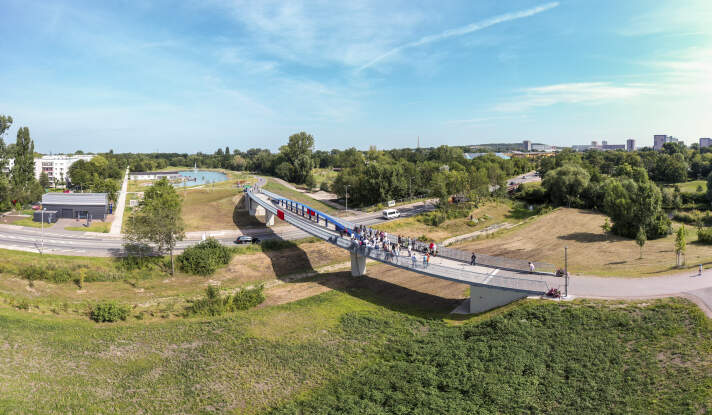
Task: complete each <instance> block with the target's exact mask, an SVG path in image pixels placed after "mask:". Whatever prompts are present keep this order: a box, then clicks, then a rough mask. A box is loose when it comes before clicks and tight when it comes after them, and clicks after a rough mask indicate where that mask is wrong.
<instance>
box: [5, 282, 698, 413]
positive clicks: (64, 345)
mask: <svg viewBox="0 0 712 415" xmlns="http://www.w3.org/2000/svg"><path fill="white" fill-rule="evenodd" d="M477 321H478V322H477V323H465V324H462V325H460V326H456V327H452V326H447V325H446V324H444V323H443V322H442V321H440V320H438V319H422V318H416V317H413V316H410V315H409V314H406V313H402V312H399V311H396V310H393V309H390V308H389V307H387V306H383V305H379V303H378V302H377V301H372V300H371V299H370V298H369V297H368V296H367V295H364V294H363V293H356V292H353V293H352V292H338V291H331V292H328V293H324V294H321V295H319V296H315V297H311V298H308V299H305V300H301V301H298V302H295V303H291V304H286V305H281V306H275V307H263V308H259V309H253V310H248V311H242V312H237V313H235V314H233V315H231V316H230V317H225V318H213V319H198V320H194V319H190V320H177V321H172V322H160V323H151V324H146V323H144V322H135V321H134V322H129V321H127V322H124V323H116V324H115V325H113V326H108V325H102V326H97V325H96V324H94V323H90V322H76V321H61V320H59V319H56V318H51V317H42V316H36V317H32V316H28V315H27V313H24V312H20V311H14V310H7V309H1V310H0V345H2V344H4V345H5V346H6V347H4V348H0V350H2V351H0V355H2V358H3V366H2V367H3V369H2V373H4V379H5V381H4V382H0V412H29V411H31V412H34V413H70V412H72V413H80V412H86V413H93V412H107V411H110V412H117V413H175V412H181V413H205V412H238V413H259V412H263V411H264V410H266V409H269V407H274V406H275V405H277V406H279V409H277V410H275V412H276V413H295V412H298V411H297V410H301V411H303V412H301V413H335V414H336V413H338V414H343V413H354V414H356V413H375V412H378V413H453V412H463V413H466V412H467V413H470V412H471V413H475V412H483V413H484V412H487V413H522V412H527V413H543V412H546V413H601V412H624V413H640V414H648V413H706V412H708V411H709V410H710V409H711V408H710V406H709V405H710V398H711V396H710V391H711V390H712V383H711V380H710V379H711V378H710V370H711V369H712V367H711V355H710V353H709V350H710V347H712V335H711V331H710V323H709V320H707V319H706V318H705V317H704V316H703V315H702V313H701V312H700V311H699V310H698V309H697V308H696V307H695V306H694V305H692V304H691V303H689V302H687V301H684V300H657V301H652V302H650V303H649V304H639V305H631V306H623V305H620V304H612V303H600V302H591V303H574V304H571V303H566V304H564V303H554V302H533V303H525V304H523V305H520V306H517V307H515V308H513V309H512V310H511V311H508V312H504V313H499V314H498V315H496V316H495V317H492V318H488V317H482V316H481V317H479V318H478V319H477ZM28 391H32V393H28ZM295 398H297V399H299V400H298V401H297V402H294V401H293V399H295Z"/></svg>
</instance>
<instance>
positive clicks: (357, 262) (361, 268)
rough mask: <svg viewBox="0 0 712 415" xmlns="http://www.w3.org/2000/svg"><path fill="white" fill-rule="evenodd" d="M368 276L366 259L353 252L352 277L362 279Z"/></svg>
mask: <svg viewBox="0 0 712 415" xmlns="http://www.w3.org/2000/svg"><path fill="white" fill-rule="evenodd" d="M364 274H366V257H365V256H364V255H361V254H359V253H358V252H354V251H351V276H352V277H360V276H362V275H364Z"/></svg>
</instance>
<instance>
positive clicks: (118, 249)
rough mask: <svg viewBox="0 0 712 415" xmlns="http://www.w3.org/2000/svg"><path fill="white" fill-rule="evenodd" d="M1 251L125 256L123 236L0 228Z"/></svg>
mask: <svg viewBox="0 0 712 415" xmlns="http://www.w3.org/2000/svg"><path fill="white" fill-rule="evenodd" d="M433 208H434V207H433V206H432V205H423V204H422V203H418V204H417V205H414V206H409V207H405V208H402V209H400V212H401V217H408V216H412V215H416V214H418V213H421V212H425V211H428V210H432V209H433ZM345 220H348V221H350V222H352V223H355V224H359V225H367V226H371V225H374V224H377V223H382V222H385V221H387V220H386V219H385V218H383V216H382V215H381V212H374V213H368V214H360V215H358V216H352V217H349V218H345ZM191 234H193V235H195V234H200V232H192V233H191ZM206 235H207V236H212V237H214V238H215V239H217V240H219V241H220V242H222V243H223V244H226V245H230V244H232V243H233V241H234V240H235V238H236V237H237V236H238V235H249V236H255V237H258V238H260V239H262V240H268V239H284V240H295V239H302V238H307V237H309V236H310V235H308V234H306V233H304V232H302V231H300V230H299V229H296V228H294V227H292V226H276V227H273V228H266V227H251V228H243V229H240V230H234V231H212V232H206ZM201 239H202V236H197V237H196V236H194V237H193V238H189V239H186V240H183V241H180V242H178V245H177V246H176V250H177V251H178V252H180V251H182V250H183V249H185V248H186V247H188V246H191V245H194V244H196V243H198V242H200V240H201ZM0 248H3V249H13V250H18V251H27V252H44V253H47V254H57V255H76V256H120V255H122V253H123V239H122V238H121V235H109V234H105V233H93V232H72V231H63V230H52V229H51V228H50V229H48V230H46V231H45V232H44V236H43V234H42V232H41V231H40V230H39V229H34V228H26V227H21V226H13V225H0Z"/></svg>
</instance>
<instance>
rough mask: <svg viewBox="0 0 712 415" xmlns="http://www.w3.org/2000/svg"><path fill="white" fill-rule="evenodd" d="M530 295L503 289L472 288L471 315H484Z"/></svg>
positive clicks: (474, 286)
mask: <svg viewBox="0 0 712 415" xmlns="http://www.w3.org/2000/svg"><path fill="white" fill-rule="evenodd" d="M528 295H529V294H526V293H522V292H518V291H511V290H503V289H501V288H492V287H482V286H479V285H471V286H470V313H483V312H485V311H488V310H491V309H493V308H497V307H501V306H503V305H507V304H509V303H512V302H514V301H517V300H519V299H522V298H526V297H527V296H528Z"/></svg>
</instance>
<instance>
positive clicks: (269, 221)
mask: <svg viewBox="0 0 712 415" xmlns="http://www.w3.org/2000/svg"><path fill="white" fill-rule="evenodd" d="M265 225H267V226H274V213H272V212H267V213H266V214H265Z"/></svg>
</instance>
